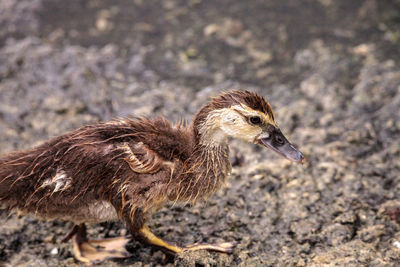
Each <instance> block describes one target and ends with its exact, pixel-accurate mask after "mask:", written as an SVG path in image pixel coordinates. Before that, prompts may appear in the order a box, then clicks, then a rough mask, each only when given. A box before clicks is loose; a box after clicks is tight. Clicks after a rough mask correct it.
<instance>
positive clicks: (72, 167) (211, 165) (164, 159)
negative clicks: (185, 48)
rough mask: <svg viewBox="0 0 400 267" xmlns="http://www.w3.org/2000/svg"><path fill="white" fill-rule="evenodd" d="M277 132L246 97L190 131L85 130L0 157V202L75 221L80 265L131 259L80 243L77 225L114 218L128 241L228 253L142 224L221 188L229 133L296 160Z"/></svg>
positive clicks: (209, 108) (226, 98) (221, 103)
mask: <svg viewBox="0 0 400 267" xmlns="http://www.w3.org/2000/svg"><path fill="white" fill-rule="evenodd" d="M254 117H258V118H259V119H254ZM258 120H261V122H260V123H258ZM254 122H257V123H254ZM279 133H280V131H279V129H278V128H277V127H276V124H275V122H274V116H273V112H272V108H271V106H270V105H269V104H268V102H266V101H265V100H264V99H263V98H262V97H261V96H259V95H257V94H255V93H252V92H249V91H231V92H228V93H225V94H222V95H220V96H218V97H216V98H214V99H212V101H211V102H209V103H208V104H207V105H205V106H204V107H203V108H202V109H201V110H200V111H199V112H198V113H197V114H196V116H195V119H194V121H193V125H192V126H185V125H182V124H179V125H172V124H171V123H170V122H168V121H167V120H166V119H164V118H155V119H145V118H136V119H118V120H113V121H110V122H105V123H99V124H95V125H89V126H84V127H82V128H79V129H77V130H76V131H73V132H70V133H67V134H64V135H62V136H59V137H56V138H54V139H51V140H49V141H47V142H45V143H43V144H42V145H40V146H38V147H36V148H34V149H31V150H26V151H21V152H14V153H11V154H9V155H6V156H3V157H2V158H0V203H1V204H2V206H4V207H6V208H7V209H10V210H12V209H17V210H18V211H20V212H23V213H31V214H34V215H36V216H38V217H41V218H46V219H63V220H69V221H73V222H74V223H75V224H76V225H80V226H79V227H77V228H76V229H74V231H73V232H72V233H71V235H70V236H69V237H71V236H74V235H76V238H75V244H76V245H75V248H76V250H75V254H76V256H77V258H78V259H80V260H82V261H96V260H103V259H105V258H108V257H124V256H128V255H129V254H128V253H126V252H125V251H122V250H118V251H119V252H121V253H114V254H113V252H112V251H111V250H112V249H110V251H111V252H110V253H108V254H107V253H106V254H105V255H103V256H93V257H91V256H88V255H89V254H90V253H89V252H88V251H85V249H84V247H83V245H82V244H84V243H85V242H88V240H87V239H86V236H85V229H84V225H83V223H86V222H91V223H98V222H102V221H111V220H118V219H120V220H122V221H124V222H125V223H126V225H127V227H128V228H129V230H130V232H131V233H132V235H133V237H134V238H137V239H138V240H141V241H144V242H146V243H150V244H153V245H156V246H158V247H162V248H164V249H168V250H171V251H174V252H180V251H182V250H185V249H193V250H194V249H212V250H218V251H225V252H227V251H230V247H231V246H230V244H222V245H220V246H215V245H200V246H191V247H178V246H173V245H170V244H168V243H165V242H163V241H162V240H160V239H158V238H156V237H155V236H154V235H152V234H151V232H150V231H149V230H148V228H146V227H145V225H144V223H145V222H146V221H147V220H148V219H149V216H150V215H151V214H152V213H153V212H154V211H156V210H157V209H158V208H159V207H161V205H163V204H164V203H166V202H191V203H193V202H195V201H197V200H199V199H202V198H205V197H208V196H209V195H211V194H212V193H214V192H215V191H216V190H218V188H220V187H221V186H222V185H223V184H224V183H225V181H226V179H227V177H228V175H229V173H230V170H231V165H230V162H229V149H228V145H227V142H226V137H227V136H233V137H238V138H242V139H245V140H247V141H250V142H253V143H258V144H263V145H265V146H269V147H271V148H272V149H273V150H275V151H277V152H278V153H280V154H283V155H284V156H286V157H287V158H289V159H292V160H294V161H301V160H302V159H303V157H302V155H299V154H296V155H294V154H293V153H295V152H293V151H296V150H294V148H293V147H292V148H293V151H292V150H290V148H288V149H289V150H290V151H289V152H290V153H289V152H287V151H286V152H285V151H283V152H282V151H279V150H280V148H279V146H278V145H277V144H274V142H275V143H276V142H277V141H279V140H278V139H279V137H280V135H279ZM280 134H281V133H280ZM274 136H277V137H276V138H275V137H274ZM282 136H283V135H282ZM267 138H270V139H271V140H270V141H268V140H269V139H267ZM274 138H275V139H277V140H274ZM283 138H284V137H283ZM285 140H286V139H285ZM286 141H287V140H286ZM268 142H269V143H270V144H269V143H268ZM281 150H282V149H281ZM285 153H286V154H285ZM291 153H292V154H291ZM298 153H300V152H298ZM300 154H301V153H300ZM67 239H68V238H67ZM105 247H106V246H105ZM107 248H108V247H107ZM114 250H115V249H114ZM97 252H98V249H97Z"/></svg>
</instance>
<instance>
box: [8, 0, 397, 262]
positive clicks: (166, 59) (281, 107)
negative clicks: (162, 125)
mask: <svg viewBox="0 0 400 267" xmlns="http://www.w3.org/2000/svg"><path fill="white" fill-rule="evenodd" d="M399 10H400V1H389V0H384V1H382V0H379V1H378V0H366V1H361V0H355V1H347V0H339V1H338V0H336V1H332V0H305V1H281V0H271V1H255V0H254V1H231V0H221V1H210V0H190V1H183V0H182V1H173V0H166V1H143V0H133V1H114V0H87V1H84V0H80V1H78V0H73V1H63V0H53V1H50V0H2V1H1V4H0V153H1V154H4V153H7V152H9V151H12V150H16V149H24V148H29V147H32V146H34V145H37V144H39V143H40V142H42V141H43V140H45V139H46V138H48V137H52V136H56V135H58V134H61V133H64V132H65V131H68V130H72V129H75V128H77V127H79V126H81V125H84V124H88V123H91V122H97V121H103V120H109V119H110V118H113V117H117V116H138V115H145V116H156V115H164V116H166V117H167V118H169V119H171V120H174V121H177V120H178V119H179V118H180V117H183V118H185V119H187V120H190V119H191V117H192V115H193V114H194V113H195V112H196V110H197V109H198V108H199V107H200V106H201V105H202V104H204V103H205V102H206V101H207V99H208V98H209V97H210V96H213V95H216V94H218V93H219V92H221V91H222V90H225V89H231V88H245V89H249V90H253V91H256V92H259V93H260V94H262V95H263V96H265V97H266V98H267V99H268V100H269V101H270V102H271V104H272V106H273V107H274V109H275V115H276V120H277V122H278V123H279V125H280V127H281V128H282V130H283V132H284V133H286V135H287V136H288V137H289V139H290V140H292V141H293V143H295V144H296V145H297V146H298V147H299V148H300V149H301V150H302V151H303V152H304V154H305V155H306V157H307V160H308V162H307V164H305V165H303V166H301V165H295V164H292V163H290V162H288V161H286V160H284V159H282V158H280V157H279V156H277V155H275V154H274V153H272V152H271V151H267V150H266V149H262V148H258V147H255V146H253V145H250V144H243V143H241V142H239V141H236V140H232V142H231V158H232V162H233V165H234V168H233V174H232V177H231V178H230V179H229V183H228V186H227V187H226V188H224V189H223V190H221V191H220V192H219V193H218V194H216V195H215V196H214V197H212V198H211V199H209V200H208V201H207V202H203V203H199V204H197V205H195V206H194V207H189V206H185V207H165V208H163V209H162V210H161V211H160V212H158V213H157V214H155V215H154V216H153V219H152V220H151V222H150V223H149V225H150V226H151V228H152V229H153V230H154V231H155V232H156V233H157V234H158V235H160V236H162V237H163V238H165V239H167V240H171V241H176V242H179V243H193V242H221V241H237V242H238V245H237V248H236V250H235V252H234V253H233V254H231V255H225V254H220V253H214V252H206V251H201V252H191V253H185V254H182V255H178V256H176V257H169V256H165V255H164V254H163V253H162V252H160V251H156V250H152V249H150V248H148V247H145V246H143V245H141V244H138V243H136V242H132V243H131V244H130V247H129V249H130V250H131V251H132V253H133V255H134V256H133V257H132V258H129V259H125V260H114V261H108V262H105V263H103V264H99V266H161V265H166V266H399V264H400V224H399V223H400V199H399V196H400V195H399V194H400V160H399V155H400V120H399V117H400V111H399V107H400V69H399V63H398V62H399V59H400V51H399V47H400V16H399V14H400V13H399ZM0 225H1V227H0V265H6V266H17V265H20V266H76V265H79V263H78V262H76V261H75V260H74V258H73V256H72V254H71V244H69V243H61V242H60V241H61V239H62V237H63V236H64V235H65V234H66V233H67V232H68V231H69V230H70V228H71V227H72V224H71V223H69V222H61V221H49V222H45V221H39V220H37V219H35V218H34V217H26V216H25V217H18V216H17V215H16V214H14V215H11V216H9V215H8V214H7V213H5V212H4V211H0ZM89 234H90V235H91V236H94V237H105V236H106V237H107V236H117V235H127V234H128V233H127V231H126V230H125V228H124V226H123V225H122V224H121V223H104V224H101V225H93V226H91V227H90V229H89Z"/></svg>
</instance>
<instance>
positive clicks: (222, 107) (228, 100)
mask: <svg viewBox="0 0 400 267" xmlns="http://www.w3.org/2000/svg"><path fill="white" fill-rule="evenodd" d="M194 128H195V130H196V131H197V134H198V136H199V137H200V143H202V144H204V145H210V146H216V145H219V144H221V143H222V142H225V140H226V139H227V137H228V136H231V137H233V138H238V139H242V140H245V141H247V142H250V143H255V144H260V145H263V146H265V147H268V148H270V149H272V150H273V151H275V152H277V153H278V154H280V155H282V156H283V157H285V158H287V159H289V160H291V161H295V162H303V161H304V156H303V154H302V153H301V152H300V151H299V150H297V149H296V148H295V147H294V146H293V145H292V144H291V143H290V142H289V141H288V140H287V139H286V137H285V136H284V135H283V134H282V132H281V130H280V129H279V127H278V126H277V124H276V123H275V120H274V113H273V111H272V107H271V105H270V104H269V103H268V102H267V101H266V100H265V99H264V98H263V97H261V96H260V95H258V94H256V93H253V92H250V91H241V90H235V91H230V92H227V93H223V94H221V95H219V96H217V97H215V98H213V99H212V101H211V102H210V103H208V104H207V105H206V106H205V107H203V108H202V109H201V110H200V111H199V112H198V113H197V115H196V118H195V120H194Z"/></svg>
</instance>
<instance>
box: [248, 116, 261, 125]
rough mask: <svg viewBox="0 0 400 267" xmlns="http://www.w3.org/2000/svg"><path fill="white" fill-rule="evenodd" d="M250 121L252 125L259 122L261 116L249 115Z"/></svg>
mask: <svg viewBox="0 0 400 267" xmlns="http://www.w3.org/2000/svg"><path fill="white" fill-rule="evenodd" d="M250 122H251V123H252V124H254V125H257V124H260V123H261V118H260V117H258V116H254V117H250Z"/></svg>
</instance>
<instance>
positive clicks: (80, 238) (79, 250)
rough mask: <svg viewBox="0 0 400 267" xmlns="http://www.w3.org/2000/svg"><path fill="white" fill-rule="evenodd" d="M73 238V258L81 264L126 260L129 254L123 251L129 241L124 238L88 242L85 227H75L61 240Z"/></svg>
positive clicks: (82, 225)
mask: <svg viewBox="0 0 400 267" xmlns="http://www.w3.org/2000/svg"><path fill="white" fill-rule="evenodd" d="M70 238H73V242H74V255H75V258H76V259H77V260H79V261H82V262H87V263H97V262H101V261H104V260H106V259H110V258H127V257H130V256H131V254H130V253H129V252H128V251H127V250H126V249H125V245H126V244H127V243H128V241H129V240H130V239H128V238H125V237H117V238H107V239H94V240H89V239H88V238H87V236H86V226H85V225H84V224H81V225H76V226H74V228H73V229H72V231H71V232H70V233H69V234H68V235H67V236H66V237H65V238H64V239H63V241H66V240H68V239H70Z"/></svg>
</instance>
